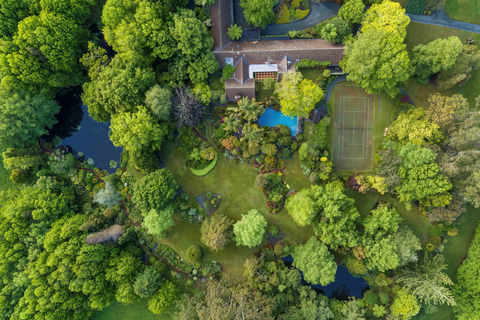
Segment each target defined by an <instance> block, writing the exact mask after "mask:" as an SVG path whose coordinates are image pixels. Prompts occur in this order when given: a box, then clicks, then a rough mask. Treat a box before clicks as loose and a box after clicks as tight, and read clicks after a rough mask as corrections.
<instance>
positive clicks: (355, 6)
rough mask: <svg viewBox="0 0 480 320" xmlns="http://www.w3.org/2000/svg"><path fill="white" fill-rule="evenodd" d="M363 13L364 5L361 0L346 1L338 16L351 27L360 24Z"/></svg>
mask: <svg viewBox="0 0 480 320" xmlns="http://www.w3.org/2000/svg"><path fill="white" fill-rule="evenodd" d="M364 11H365V5H364V4H363V1H362V0H348V1H345V4H344V5H343V6H342V7H341V8H340V10H339V11H338V16H339V17H340V18H342V19H343V20H345V21H348V22H349V23H350V25H351V26H353V25H355V24H359V23H360V22H362V20H363V13H364Z"/></svg>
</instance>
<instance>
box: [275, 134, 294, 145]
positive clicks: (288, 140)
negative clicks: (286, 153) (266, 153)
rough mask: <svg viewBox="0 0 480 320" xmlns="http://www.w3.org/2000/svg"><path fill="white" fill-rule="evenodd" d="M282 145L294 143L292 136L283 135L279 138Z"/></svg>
mask: <svg viewBox="0 0 480 320" xmlns="http://www.w3.org/2000/svg"><path fill="white" fill-rule="evenodd" d="M278 142H280V144H281V145H282V146H285V147H288V146H289V145H291V144H292V138H290V137H289V136H288V137H282V138H280V139H279V140H278Z"/></svg>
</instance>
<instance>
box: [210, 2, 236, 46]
mask: <svg viewBox="0 0 480 320" xmlns="http://www.w3.org/2000/svg"><path fill="white" fill-rule="evenodd" d="M231 15H232V8H231V2H230V0H218V1H217V2H215V3H214V4H212V5H211V6H210V19H211V22H212V29H211V31H212V36H213V50H222V49H223V48H224V47H225V46H226V45H227V44H228V43H230V42H231V40H230V38H229V37H228V35H227V31H228V27H230V25H231V24H232V21H231V19H232V17H231Z"/></svg>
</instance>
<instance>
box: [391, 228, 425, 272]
mask: <svg viewBox="0 0 480 320" xmlns="http://www.w3.org/2000/svg"><path fill="white" fill-rule="evenodd" d="M393 241H394V242H395V244H396V245H397V248H396V254H397V256H398V258H399V259H400V261H399V265H400V266H404V265H406V264H407V263H409V262H414V261H417V259H418V257H417V251H418V250H421V249H422V244H421V243H420V239H418V238H417V236H416V235H415V234H414V233H413V231H412V229H410V228H409V227H408V226H402V227H400V228H399V229H398V231H397V232H395V234H394V235H393Z"/></svg>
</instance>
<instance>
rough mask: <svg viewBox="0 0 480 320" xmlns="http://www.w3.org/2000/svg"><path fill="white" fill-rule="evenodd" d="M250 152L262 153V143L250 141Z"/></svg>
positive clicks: (254, 153)
mask: <svg viewBox="0 0 480 320" xmlns="http://www.w3.org/2000/svg"><path fill="white" fill-rule="evenodd" d="M248 153H249V154H251V155H252V156H253V155H256V154H258V153H260V145H259V144H258V143H256V142H252V141H250V142H249V143H248Z"/></svg>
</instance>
